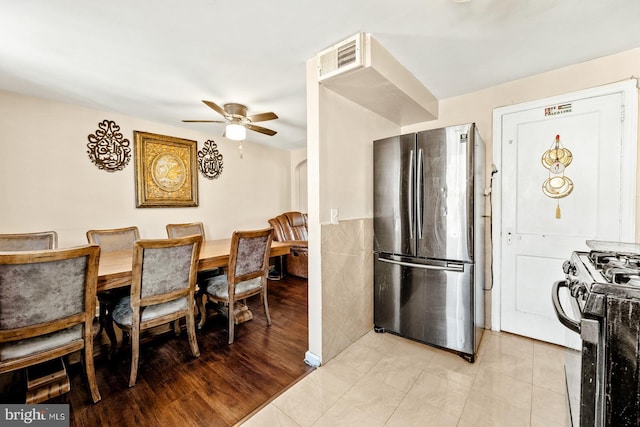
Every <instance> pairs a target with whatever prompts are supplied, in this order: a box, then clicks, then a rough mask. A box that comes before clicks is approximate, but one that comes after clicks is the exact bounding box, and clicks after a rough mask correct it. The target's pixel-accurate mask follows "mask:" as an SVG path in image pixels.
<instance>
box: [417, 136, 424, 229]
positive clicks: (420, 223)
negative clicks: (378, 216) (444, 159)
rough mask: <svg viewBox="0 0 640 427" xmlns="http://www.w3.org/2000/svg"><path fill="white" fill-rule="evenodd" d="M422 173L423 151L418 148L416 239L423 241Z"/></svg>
mask: <svg viewBox="0 0 640 427" xmlns="http://www.w3.org/2000/svg"><path fill="white" fill-rule="evenodd" d="M423 171H424V150H423V149H422V148H420V149H419V150H418V179H419V180H420V182H418V183H417V187H418V189H417V193H418V194H417V196H416V199H417V201H418V213H417V214H416V215H417V217H418V218H417V219H418V239H424V197H423V194H422V193H423V190H424V176H423Z"/></svg>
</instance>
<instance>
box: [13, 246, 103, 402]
mask: <svg viewBox="0 0 640 427" xmlns="http://www.w3.org/2000/svg"><path fill="white" fill-rule="evenodd" d="M99 257H100V248H99V247H98V246H97V245H90V246H80V247H75V248H70V249H54V250H43V251H22V252H12V253H0V374H2V373H5V372H11V371H14V370H17V369H21V368H26V367H29V366H32V365H35V364H39V363H43V362H47V361H49V360H53V359H56V358H59V357H61V356H64V355H67V354H70V353H73V352H76V351H78V350H82V352H83V353H84V358H83V363H84V368H85V373H86V377H87V381H88V383H89V390H90V392H91V398H92V400H93V402H98V401H99V400H100V392H99V391H98V386H97V384H96V378H95V369H94V364H93V331H92V325H93V319H94V317H95V310H96V283H97V280H98V261H99Z"/></svg>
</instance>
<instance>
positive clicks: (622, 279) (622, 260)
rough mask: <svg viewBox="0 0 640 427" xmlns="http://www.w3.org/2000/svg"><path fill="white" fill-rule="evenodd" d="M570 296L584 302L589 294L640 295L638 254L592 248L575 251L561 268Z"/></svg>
mask: <svg viewBox="0 0 640 427" xmlns="http://www.w3.org/2000/svg"><path fill="white" fill-rule="evenodd" d="M564 270H565V273H566V275H567V280H568V281H569V283H570V285H569V289H570V290H571V294H572V296H574V297H576V298H577V299H578V300H579V302H580V305H581V306H584V304H585V303H586V301H587V299H588V298H589V296H590V294H604V295H612V296H618V297H622V298H628V297H631V298H638V299H640V254H639V253H635V252H631V253H630V252H616V251H606V250H592V251H591V252H574V253H573V254H572V255H571V260H570V261H569V263H568V265H567V266H566V267H565V268H564Z"/></svg>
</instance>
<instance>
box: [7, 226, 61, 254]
mask: <svg viewBox="0 0 640 427" xmlns="http://www.w3.org/2000/svg"><path fill="white" fill-rule="evenodd" d="M57 247H58V233H56V232H55V231H42V232H37V233H16V234H0V251H37V250H43V249H56V248H57Z"/></svg>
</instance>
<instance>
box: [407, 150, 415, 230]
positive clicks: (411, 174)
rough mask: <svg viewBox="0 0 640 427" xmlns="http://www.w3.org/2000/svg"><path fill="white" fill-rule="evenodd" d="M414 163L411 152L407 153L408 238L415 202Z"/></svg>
mask: <svg viewBox="0 0 640 427" xmlns="http://www.w3.org/2000/svg"><path fill="white" fill-rule="evenodd" d="M414 163H415V162H414V161H413V150H411V151H409V194H408V197H409V238H410V239H412V240H413V239H414V235H413V204H414V200H415V194H414V193H415V177H414V176H415V164H414Z"/></svg>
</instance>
